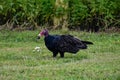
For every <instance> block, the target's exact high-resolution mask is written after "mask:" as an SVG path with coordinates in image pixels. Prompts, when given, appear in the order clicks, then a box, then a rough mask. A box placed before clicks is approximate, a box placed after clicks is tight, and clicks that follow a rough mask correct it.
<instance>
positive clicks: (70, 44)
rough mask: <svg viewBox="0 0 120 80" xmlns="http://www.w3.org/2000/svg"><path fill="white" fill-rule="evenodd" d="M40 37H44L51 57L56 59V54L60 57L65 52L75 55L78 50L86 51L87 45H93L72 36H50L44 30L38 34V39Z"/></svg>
mask: <svg viewBox="0 0 120 80" xmlns="http://www.w3.org/2000/svg"><path fill="white" fill-rule="evenodd" d="M41 36H45V38H44V41H45V45H46V47H47V48H48V49H49V50H50V51H51V52H53V57H56V56H57V54H58V53H60V57H64V53H65V52H69V53H73V54H76V53H77V52H78V51H79V50H80V49H87V44H93V43H92V42H89V41H82V40H79V39H77V38H75V37H73V36H72V35H50V34H49V33H48V30H46V29H44V30H42V31H41V32H40V33H39V35H38V39H40V37H41Z"/></svg>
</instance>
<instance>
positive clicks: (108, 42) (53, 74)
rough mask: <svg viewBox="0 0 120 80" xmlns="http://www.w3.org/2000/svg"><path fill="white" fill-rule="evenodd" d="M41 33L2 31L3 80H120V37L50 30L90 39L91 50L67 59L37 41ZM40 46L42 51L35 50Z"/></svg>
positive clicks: (0, 65)
mask: <svg viewBox="0 0 120 80" xmlns="http://www.w3.org/2000/svg"><path fill="white" fill-rule="evenodd" d="M38 33H39V31H22V32H17V31H0V80H120V34H119V33H87V32H78V31H77V32H75V31H69V32H67V31H61V30H60V31H50V34H68V33H69V34H72V35H74V36H76V37H78V38H80V39H82V40H89V41H92V42H93V43H94V45H89V47H88V49H87V50H80V51H79V52H78V53H77V54H76V55H73V54H70V53H66V54H65V57H64V58H60V55H58V56H57V57H56V58H53V57H52V53H51V52H50V51H48V49H47V48H46V47H45V45H44V41H43V39H44V38H41V39H40V40H36V37H37V35H38ZM36 46H39V47H40V48H41V51H40V52H37V51H33V50H34V48H35V47H36Z"/></svg>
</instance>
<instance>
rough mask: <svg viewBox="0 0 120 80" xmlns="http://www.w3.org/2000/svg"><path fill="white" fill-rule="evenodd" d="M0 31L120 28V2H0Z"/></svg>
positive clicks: (89, 0) (14, 0) (20, 0)
mask: <svg viewBox="0 0 120 80" xmlns="http://www.w3.org/2000/svg"><path fill="white" fill-rule="evenodd" d="M0 25H1V26H0V29H11V30H12V29H29V30H34V29H37V28H43V27H44V26H45V27H47V28H50V29H53V28H54V29H60V28H63V29H64V28H68V29H77V30H84V31H93V32H97V31H104V30H107V29H120V0H1V1H0Z"/></svg>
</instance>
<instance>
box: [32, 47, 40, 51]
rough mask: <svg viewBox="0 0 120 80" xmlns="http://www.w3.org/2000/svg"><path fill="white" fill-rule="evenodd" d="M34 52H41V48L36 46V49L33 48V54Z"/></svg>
mask: <svg viewBox="0 0 120 80" xmlns="http://www.w3.org/2000/svg"><path fill="white" fill-rule="evenodd" d="M35 51H37V52H41V48H40V47H38V46H37V47H35V48H34V50H33V52H35Z"/></svg>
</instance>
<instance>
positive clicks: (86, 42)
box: [81, 41, 93, 44]
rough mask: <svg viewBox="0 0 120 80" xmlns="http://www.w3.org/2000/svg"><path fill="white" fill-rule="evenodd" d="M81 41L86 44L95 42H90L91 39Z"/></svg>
mask: <svg viewBox="0 0 120 80" xmlns="http://www.w3.org/2000/svg"><path fill="white" fill-rule="evenodd" d="M81 42H83V43H85V44H93V43H92V42H90V41H81Z"/></svg>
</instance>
